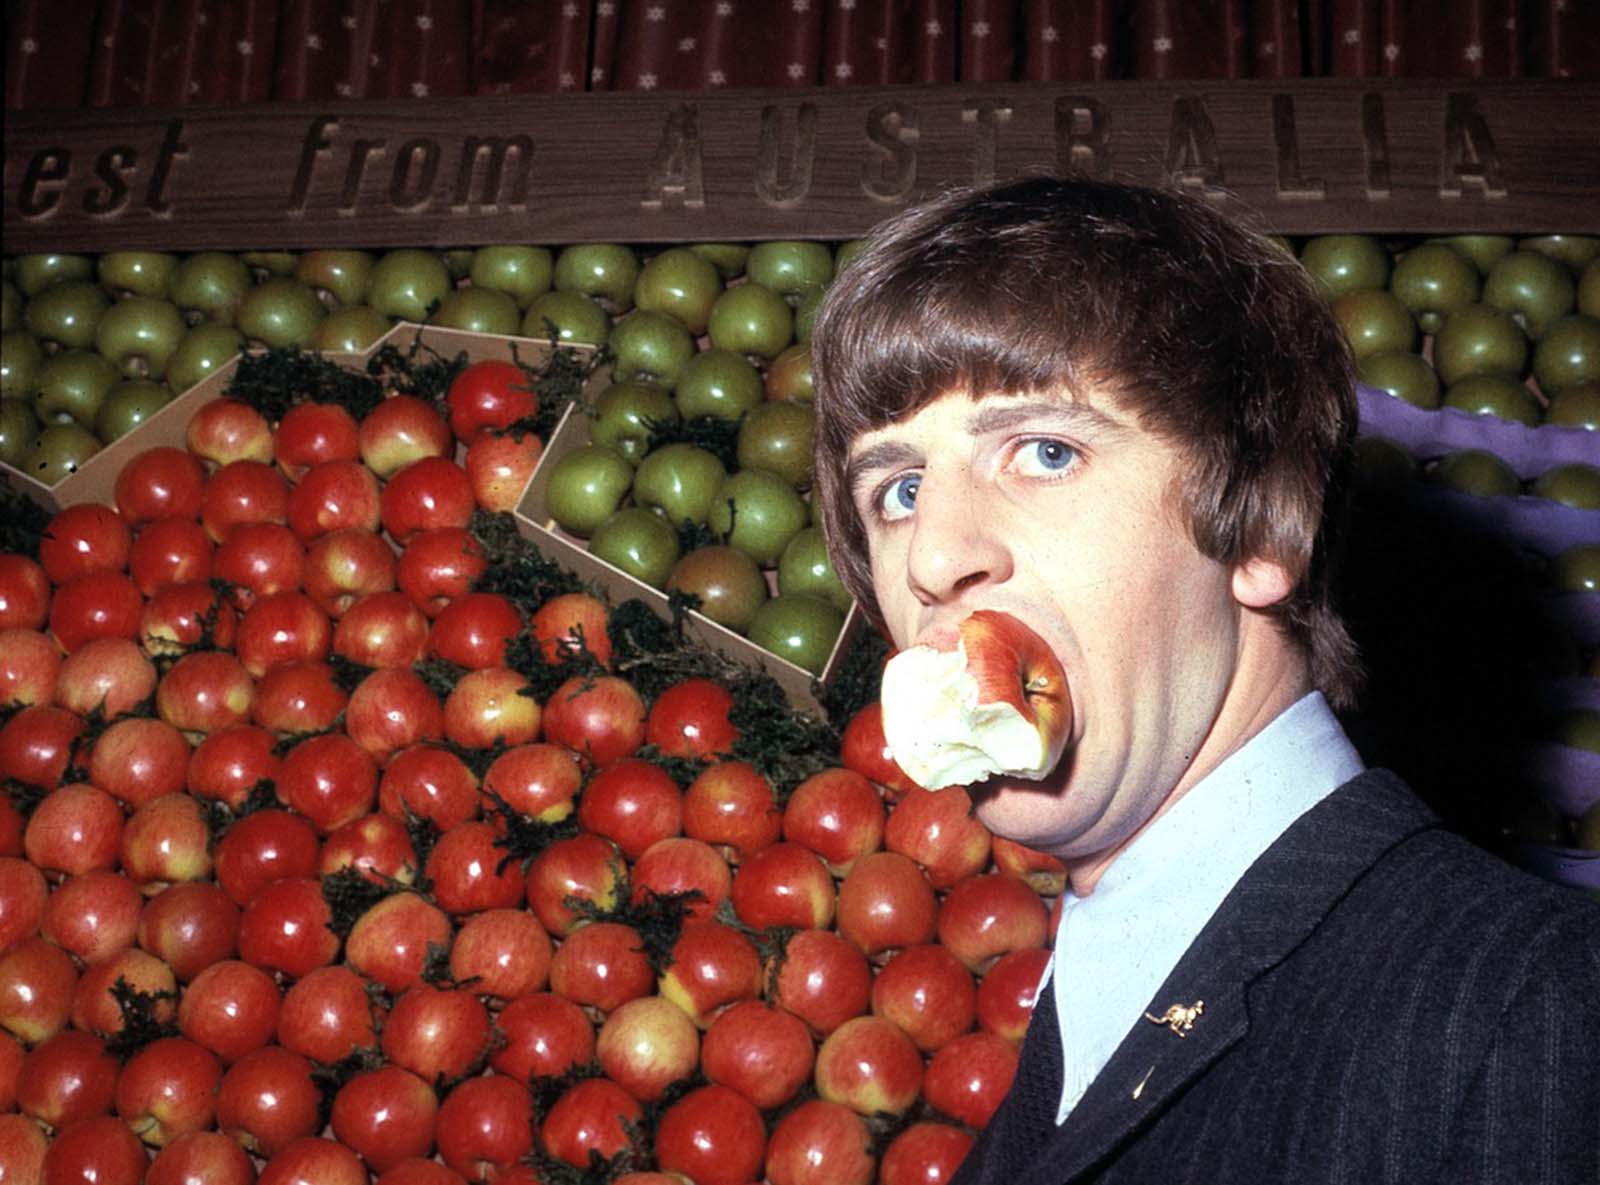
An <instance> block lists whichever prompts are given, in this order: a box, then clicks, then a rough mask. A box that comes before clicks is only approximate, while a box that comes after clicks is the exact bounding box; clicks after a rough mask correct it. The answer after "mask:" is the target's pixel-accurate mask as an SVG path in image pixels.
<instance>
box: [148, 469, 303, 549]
mask: <svg viewBox="0 0 1600 1185" xmlns="http://www.w3.org/2000/svg"><path fill="white" fill-rule="evenodd" d="M198 463H199V462H196V464H198ZM124 472H126V471H124ZM168 513H172V512H171V511H169V512H168ZM288 517H289V483H288V482H287V481H285V480H284V479H283V475H282V474H281V473H279V472H278V471H277V470H276V469H274V468H273V467H272V466H270V465H268V464H266V463H265V462H262V461H231V462H229V463H228V464H226V465H224V466H223V467H222V468H221V469H218V470H217V471H216V472H215V473H213V474H212V475H211V476H210V477H208V478H207V479H206V483H205V492H204V494H203V496H202V498H201V502H200V521H201V522H202V523H203V524H204V525H205V528H206V533H207V534H208V535H210V536H211V538H212V540H213V542H216V543H222V542H223V541H225V540H226V539H227V537H228V533H229V532H230V531H231V530H232V529H233V528H234V527H235V526H238V525H239V524H241V523H284V522H286V521H287V520H288Z"/></svg>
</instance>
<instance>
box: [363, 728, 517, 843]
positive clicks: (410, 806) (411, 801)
mask: <svg viewBox="0 0 1600 1185" xmlns="http://www.w3.org/2000/svg"><path fill="white" fill-rule="evenodd" d="M490 768H491V770H492V769H493V767H492V766H491V767H490ZM480 797H481V796H480V794H479V790H478V779H477V778H476V777H475V776H474V775H473V773H472V771H471V770H470V769H468V768H467V766H466V763H465V762H463V761H462V760H461V758H459V757H457V756H456V755H455V754H454V753H452V752H450V751H449V750H448V749H442V748H439V747H438V746H436V745H428V744H421V745H412V746H410V747H408V748H405V749H402V750H400V752H398V753H396V754H395V755H394V756H393V757H391V758H390V759H389V762H388V764H387V765H385V766H384V767H383V777H382V778H381V780H380V781H379V783H378V805H379V807H380V808H381V809H382V810H383V812H384V813H385V814H387V815H391V816H393V817H394V818H396V819H404V818H405V817H406V815H407V814H408V813H409V814H412V815H416V816H418V817H419V818H423V819H427V820H429V821H430V822H432V823H433V824H434V826H436V827H437V828H438V829H439V830H440V831H449V830H450V829H451V828H453V827H455V826H456V825H457V824H459V823H464V822H465V821H466V820H468V819H472V818H476V817H477V814H478V810H479V803H480Z"/></svg>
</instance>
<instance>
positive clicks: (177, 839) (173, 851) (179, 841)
mask: <svg viewBox="0 0 1600 1185" xmlns="http://www.w3.org/2000/svg"><path fill="white" fill-rule="evenodd" d="M185 764H186V765H187V762H185ZM122 867H123V870H124V871H125V872H126V873H127V874H128V875H129V876H130V877H132V878H133V879H134V880H135V881H137V882H138V883H139V884H140V885H141V886H142V887H144V889H145V891H146V892H150V893H154V892H156V891H157V890H159V889H160V888H161V887H162V886H164V885H169V884H174V883H177V882H182V881H202V880H205V879H207V878H208V877H210V875H211V832H210V829H209V828H208V827H207V826H206V820H205V816H204V814H203V812H202V811H201V808H200V803H199V801H198V800H196V799H195V798H194V797H192V796H191V795H189V794H185V793H183V792H182V791H181V790H180V791H174V792H173V793H171V794H163V795H162V796H161V797H160V798H153V799H151V800H150V801H149V802H146V803H144V804H143V805H142V806H140V807H139V808H138V809H137V810H136V811H134V812H133V814H132V815H131V816H129V818H128V822H127V825H126V826H124V827H123V829H122Z"/></svg>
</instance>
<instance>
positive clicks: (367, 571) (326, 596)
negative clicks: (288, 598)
mask: <svg viewBox="0 0 1600 1185" xmlns="http://www.w3.org/2000/svg"><path fill="white" fill-rule="evenodd" d="M396 571H397V563H396V560H395V555H394V550H393V549H392V548H391V547H390V546H389V545H388V543H386V542H384V539H383V536H381V535H379V534H377V533H375V532H373V531H367V530H362V529H360V528H354V527H352V528H349V529H346V530H340V531H331V532H329V533H328V534H326V535H323V536H321V537H320V538H318V539H316V540H315V541H314V542H313V543H312V544H311V546H310V547H308V548H307V549H306V558H305V581H304V583H305V594H306V596H308V597H310V598H311V600H312V602H313V603H314V604H315V605H316V606H317V608H318V609H321V610H322V611H323V612H324V613H326V614H327V615H328V616H329V617H333V618H338V617H342V616H344V614H345V611H346V610H348V609H349V608H350V606H351V605H353V604H355V603H356V601H358V600H360V599H361V598H362V597H364V596H366V595H367V594H368V593H380V592H389V591H391V590H393V589H394V587H395V578H396Z"/></svg>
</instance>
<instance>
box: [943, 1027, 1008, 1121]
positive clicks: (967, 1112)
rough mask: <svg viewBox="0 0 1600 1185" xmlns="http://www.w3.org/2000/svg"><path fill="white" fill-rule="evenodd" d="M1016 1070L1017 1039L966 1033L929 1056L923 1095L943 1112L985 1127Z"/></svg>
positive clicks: (989, 1034) (991, 1034) (990, 1034)
mask: <svg viewBox="0 0 1600 1185" xmlns="http://www.w3.org/2000/svg"><path fill="white" fill-rule="evenodd" d="M1016 1074H1017V1046H1016V1043H1015V1042H1012V1041H1008V1040H1006V1039H1005V1038H1004V1037H1000V1036H997V1035H996V1034H994V1033H981V1032H980V1033H965V1034H963V1035H962V1036H960V1037H956V1038H954V1039H953V1040H952V1041H950V1042H949V1043H948V1044H947V1045H945V1046H944V1047H943V1048H941V1049H940V1050H939V1051H938V1052H937V1053H935V1054H934V1055H933V1057H931V1058H930V1059H929V1060H928V1069H927V1073H926V1074H925V1075H924V1076H923V1080H922V1095H923V1098H925V1099H926V1100H927V1102H928V1105H929V1106H930V1107H933V1108H934V1109H935V1110H937V1111H938V1112H940V1113H941V1114H943V1115H948V1116H949V1117H950V1118H951V1119H955V1120H959V1121H960V1122H962V1123H965V1124H967V1125H968V1126H970V1127H975V1128H983V1127H985V1126H987V1124H988V1122H989V1119H990V1118H991V1117H992V1116H993V1115H994V1112H995V1108H997V1107H998V1106H999V1105H1000V1101H1001V1100H1002V1099H1004V1098H1005V1096H1006V1092H1007V1091H1008V1090H1010V1089H1011V1081H1012V1079H1013V1078H1015V1077H1016Z"/></svg>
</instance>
